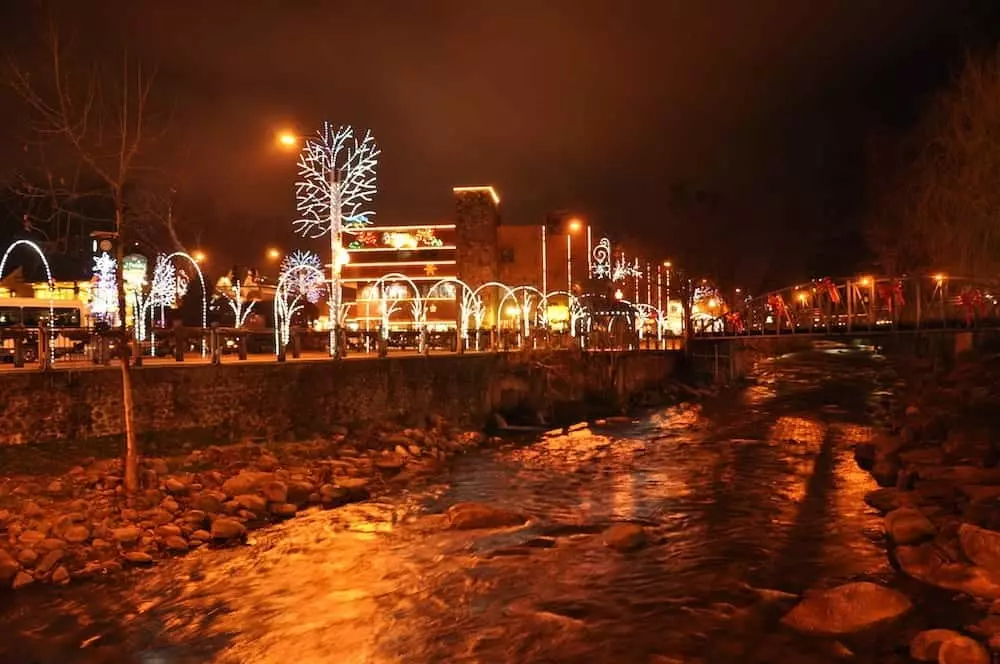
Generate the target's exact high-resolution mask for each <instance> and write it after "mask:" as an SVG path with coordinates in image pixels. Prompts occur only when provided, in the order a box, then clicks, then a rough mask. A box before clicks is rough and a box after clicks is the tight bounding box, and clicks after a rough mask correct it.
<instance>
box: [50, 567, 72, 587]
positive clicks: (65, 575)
mask: <svg viewBox="0 0 1000 664" xmlns="http://www.w3.org/2000/svg"><path fill="white" fill-rule="evenodd" d="M51 581H52V583H54V584H56V585H59V586H64V585H66V584H67V583H69V570H68V569H66V568H65V567H63V566H62V565H60V566H59V567H57V568H56V569H55V571H54V572H52V579H51Z"/></svg>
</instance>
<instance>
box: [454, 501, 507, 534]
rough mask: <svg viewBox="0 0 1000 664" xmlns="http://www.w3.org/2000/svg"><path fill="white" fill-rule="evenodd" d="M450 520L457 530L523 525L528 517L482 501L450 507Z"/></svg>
mask: <svg viewBox="0 0 1000 664" xmlns="http://www.w3.org/2000/svg"><path fill="white" fill-rule="evenodd" d="M448 521H449V523H450V524H451V527H452V528H454V529H456V530H476V529H479V528H508V527H511V526H521V525H524V523H525V521H526V519H525V518H524V517H523V516H521V515H520V514H515V513H514V512H509V511H507V510H504V509H500V508H497V507H490V506H489V505H484V504H482V503H457V504H455V505H452V506H451V507H449V508H448Z"/></svg>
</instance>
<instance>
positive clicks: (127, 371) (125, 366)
mask: <svg viewBox="0 0 1000 664" xmlns="http://www.w3.org/2000/svg"><path fill="white" fill-rule="evenodd" d="M116 198H118V197H117V196H116ZM115 202H116V205H115V229H116V230H117V232H118V238H117V240H118V241H117V243H116V246H117V248H116V251H115V254H116V256H117V260H118V270H117V274H116V282H117V284H118V315H119V318H120V322H121V340H120V342H119V344H120V345H119V347H118V362H119V364H120V365H121V368H122V423H123V424H124V426H125V458H124V461H125V491H126V492H127V493H129V494H134V493H136V492H138V490H139V448H138V446H137V445H136V442H135V417H134V413H133V400H132V367H131V362H132V357H131V354H132V343H131V339H130V338H129V333H128V322H127V321H126V319H125V278H124V275H123V274H122V263H123V262H124V259H125V238H124V237H123V235H122V227H123V225H124V224H123V222H124V220H125V219H124V217H125V214H124V205H123V202H122V201H121V200H116V201H115Z"/></svg>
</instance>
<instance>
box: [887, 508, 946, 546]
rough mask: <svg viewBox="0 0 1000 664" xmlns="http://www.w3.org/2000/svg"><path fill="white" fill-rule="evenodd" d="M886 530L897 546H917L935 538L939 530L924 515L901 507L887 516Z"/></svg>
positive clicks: (915, 510) (916, 510) (918, 511)
mask: <svg viewBox="0 0 1000 664" xmlns="http://www.w3.org/2000/svg"><path fill="white" fill-rule="evenodd" d="M885 529H886V532H887V533H889V536H890V537H892V540H893V541H894V542H895V543H896V544H916V543H917V542H919V541H921V540H924V539H928V538H931V537H933V536H934V533H935V532H936V531H937V529H936V528H935V527H934V524H933V523H931V520H930V519H928V518H927V517H926V516H924V513H923V512H921V511H920V510H918V509H914V508H912V507H901V508H899V509H897V510H893V511H892V512H889V513H888V514H886V515H885Z"/></svg>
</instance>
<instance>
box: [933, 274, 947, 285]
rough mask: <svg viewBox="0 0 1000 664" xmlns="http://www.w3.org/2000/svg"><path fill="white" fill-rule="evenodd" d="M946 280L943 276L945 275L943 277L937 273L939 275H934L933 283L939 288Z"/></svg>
mask: <svg viewBox="0 0 1000 664" xmlns="http://www.w3.org/2000/svg"><path fill="white" fill-rule="evenodd" d="M947 278H948V277H947V276H945V275H943V274H940V273H939V274H935V275H934V281H936V282H937V283H938V285H939V286H940V285H941V284H942V283H944V280H945V279H947Z"/></svg>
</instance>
